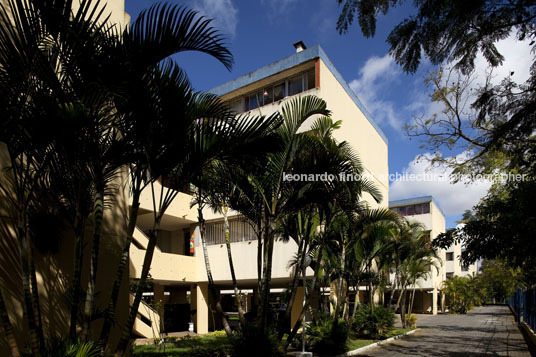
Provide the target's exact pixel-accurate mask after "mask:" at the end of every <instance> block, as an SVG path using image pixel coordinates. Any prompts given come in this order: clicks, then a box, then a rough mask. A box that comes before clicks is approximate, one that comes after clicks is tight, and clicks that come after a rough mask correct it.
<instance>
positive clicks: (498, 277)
mask: <svg viewBox="0 0 536 357" xmlns="http://www.w3.org/2000/svg"><path fill="white" fill-rule="evenodd" d="M478 277H479V279H480V281H481V284H482V287H483V288H484V289H486V298H487V301H492V302H493V303H502V302H505V301H506V299H508V298H510V296H512V295H513V294H514V292H515V289H516V288H517V287H519V286H521V285H522V282H521V278H522V277H521V272H520V269H519V268H518V269H512V268H511V267H509V266H508V265H507V264H506V263H505V262H504V261H500V260H484V261H483V262H482V265H481V273H480V274H479V275H478Z"/></svg>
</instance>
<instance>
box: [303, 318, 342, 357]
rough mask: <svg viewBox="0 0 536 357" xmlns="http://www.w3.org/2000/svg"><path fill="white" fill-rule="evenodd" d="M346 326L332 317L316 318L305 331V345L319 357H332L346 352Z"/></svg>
mask: <svg viewBox="0 0 536 357" xmlns="http://www.w3.org/2000/svg"><path fill="white" fill-rule="evenodd" d="M348 330H349V329H348V324H347V323H346V321H344V320H342V319H339V320H333V318H332V317H330V316H326V317H320V318H317V319H316V321H315V322H313V323H312V324H311V325H310V326H309V327H308V328H307V330H306V344H307V345H308V346H310V348H311V349H312V350H313V352H315V353H317V354H319V355H320V356H333V355H338V354H341V353H344V352H346V340H347V339H348Z"/></svg>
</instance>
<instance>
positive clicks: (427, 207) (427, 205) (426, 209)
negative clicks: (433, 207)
mask: <svg viewBox="0 0 536 357" xmlns="http://www.w3.org/2000/svg"><path fill="white" fill-rule="evenodd" d="M421 206H422V214H427V213H430V203H429V202H427V203H422V204H421Z"/></svg>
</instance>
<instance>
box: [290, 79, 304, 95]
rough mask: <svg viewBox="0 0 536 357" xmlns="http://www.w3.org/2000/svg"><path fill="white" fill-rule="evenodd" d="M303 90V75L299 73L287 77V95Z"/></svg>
mask: <svg viewBox="0 0 536 357" xmlns="http://www.w3.org/2000/svg"><path fill="white" fill-rule="evenodd" d="M301 92H303V76H301V75H299V76H296V77H293V78H291V79H289V81H288V95H294V94H298V93H301Z"/></svg>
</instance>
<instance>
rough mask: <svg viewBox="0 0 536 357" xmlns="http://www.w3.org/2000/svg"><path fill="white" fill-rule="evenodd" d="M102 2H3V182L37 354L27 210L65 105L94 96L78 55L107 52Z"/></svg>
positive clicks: (38, 332) (38, 324) (39, 331)
mask: <svg viewBox="0 0 536 357" xmlns="http://www.w3.org/2000/svg"><path fill="white" fill-rule="evenodd" d="M96 7H97V5H91V4H90V2H89V1H82V2H81V3H80V6H79V8H78V10H76V11H73V10H72V2H71V1H58V2H48V1H42V0H37V1H24V0H23V1H10V2H9V3H8V4H7V6H6V7H5V6H3V5H2V6H1V7H0V23H1V27H0V91H1V94H0V96H1V97H2V99H1V100H2V105H1V107H2V115H1V116H2V120H3V121H2V125H1V126H2V133H1V137H0V140H2V141H3V142H5V143H6V144H7V150H8V152H9V156H10V159H11V168H10V172H9V175H10V177H11V178H13V181H12V182H13V183H14V185H12V186H11V187H9V188H7V187H6V186H5V185H3V190H4V191H5V193H6V195H7V196H9V197H12V198H13V200H11V203H13V204H14V206H15V207H17V208H16V222H17V227H18V228H17V239H18V241H19V242H20V255H21V267H22V270H23V274H22V280H23V287H24V301H25V303H24V306H25V317H26V320H27V322H28V325H29V326H28V327H29V333H30V336H31V347H32V352H33V354H34V355H37V354H38V353H39V350H40V349H41V348H42V347H43V344H44V340H43V332H42V329H43V327H42V323H41V317H40V305H39V301H38V296H39V294H38V292H37V281H36V277H35V264H34V262H33V256H32V247H31V244H30V242H29V233H30V232H29V224H28V211H29V209H30V206H31V204H32V200H35V196H34V194H35V193H36V190H37V189H38V187H43V184H46V182H44V181H43V176H45V174H46V173H47V167H48V165H49V163H50V161H51V157H50V156H51V153H52V151H51V150H50V145H51V142H52V140H53V139H52V138H53V137H54V134H55V130H57V127H55V126H54V120H55V119H56V117H57V114H58V112H61V111H63V110H64V109H66V108H68V107H70V106H71V105H72V104H73V103H76V102H77V95H79V94H80V93H81V92H80V91H79V90H80V88H85V94H86V95H85V98H86V99H87V98H90V97H91V93H90V92H91V90H90V88H91V87H86V86H85V85H86V84H87V83H86V82H84V83H83V84H84V85H81V84H82V82H83V81H80V77H79V73H80V71H79V69H80V67H79V62H78V60H80V59H84V60H85V61H86V63H89V62H92V63H93V61H92V60H93V59H95V56H96V55H98V54H99V53H100V52H99V51H96V48H97V47H95V46H94V44H95V43H97V42H99V41H98V39H99V38H100V34H101V33H102V32H103V31H104V28H105V25H104V22H103V21H100V24H99V21H98V18H99V16H100V13H99V12H98V11H94V10H95V9H96ZM73 29H76V31H73ZM99 43H100V42H99ZM75 68H76V69H75ZM95 92H99V91H98V90H96V91H95ZM78 99H79V98H78ZM93 99H95V98H93ZM89 102H91V100H89ZM86 103H87V102H86ZM62 129H63V128H62Z"/></svg>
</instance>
